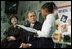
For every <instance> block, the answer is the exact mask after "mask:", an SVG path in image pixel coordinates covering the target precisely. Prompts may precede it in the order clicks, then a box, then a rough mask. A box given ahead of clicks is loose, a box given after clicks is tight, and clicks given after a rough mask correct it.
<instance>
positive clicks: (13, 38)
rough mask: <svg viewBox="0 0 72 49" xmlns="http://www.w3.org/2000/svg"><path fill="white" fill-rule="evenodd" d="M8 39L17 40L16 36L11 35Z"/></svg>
mask: <svg viewBox="0 0 72 49" xmlns="http://www.w3.org/2000/svg"><path fill="white" fill-rule="evenodd" d="M7 39H8V41H12V40H16V38H15V37H14V36H9V37H7Z"/></svg>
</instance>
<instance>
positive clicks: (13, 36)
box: [1, 15, 22, 48]
mask: <svg viewBox="0 0 72 49" xmlns="http://www.w3.org/2000/svg"><path fill="white" fill-rule="evenodd" d="M17 23H18V18H17V16H15V15H13V16H11V17H10V24H11V26H10V27H9V28H8V29H7V30H6V31H5V32H4V35H5V39H3V40H2V41H1V47H2V48H18V47H19V45H20V34H21V32H22V29H21V28H20V27H18V26H16V24H17Z"/></svg>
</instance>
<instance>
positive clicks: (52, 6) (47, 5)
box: [41, 2, 57, 13]
mask: <svg viewBox="0 0 72 49" xmlns="http://www.w3.org/2000/svg"><path fill="white" fill-rule="evenodd" d="M41 8H42V9H45V8H46V9H47V10H48V11H49V12H50V13H53V10H54V9H57V6H56V5H55V3H54V2H47V3H45V4H44V5H43V6H42V7H41Z"/></svg>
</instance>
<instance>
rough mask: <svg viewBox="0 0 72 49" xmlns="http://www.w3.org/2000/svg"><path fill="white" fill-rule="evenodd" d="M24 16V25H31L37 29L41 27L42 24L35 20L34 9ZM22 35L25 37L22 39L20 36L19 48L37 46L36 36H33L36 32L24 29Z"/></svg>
mask: <svg viewBox="0 0 72 49" xmlns="http://www.w3.org/2000/svg"><path fill="white" fill-rule="evenodd" d="M26 18H27V20H28V23H27V24H26V27H31V28H34V29H37V30H40V29H41V27H42V24H41V23H40V22H38V21H36V13H35V12H34V11H28V12H27V17H26ZM22 35H23V36H24V35H26V36H24V38H25V39H23V36H22V44H21V45H20V48H28V47H29V48H38V38H36V37H35V36H37V35H36V34H34V33H32V32H28V31H26V30H24V34H22ZM29 44H31V46H29Z"/></svg>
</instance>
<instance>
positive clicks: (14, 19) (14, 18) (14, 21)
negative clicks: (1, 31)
mask: <svg viewBox="0 0 72 49" xmlns="http://www.w3.org/2000/svg"><path fill="white" fill-rule="evenodd" d="M11 23H12V24H13V25H15V24H17V19H16V17H13V18H12V19H11Z"/></svg>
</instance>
